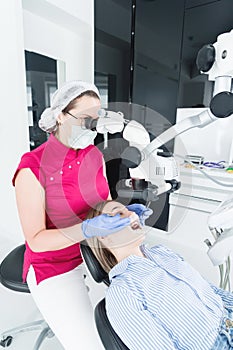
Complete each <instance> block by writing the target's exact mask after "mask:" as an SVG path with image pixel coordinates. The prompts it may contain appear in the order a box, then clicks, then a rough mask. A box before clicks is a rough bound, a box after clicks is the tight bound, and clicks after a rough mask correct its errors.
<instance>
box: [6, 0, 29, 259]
mask: <svg viewBox="0 0 233 350" xmlns="http://www.w3.org/2000/svg"><path fill="white" fill-rule="evenodd" d="M0 36H1V52H2V54H1V58H0V60H1V65H0V67H1V101H2V102H1V128H0V135H1V137H0V147H1V153H0V154H1V155H0V159H1V161H0V164H1V171H0V193H1V220H0V247H1V250H0V253H1V252H2V251H3V249H4V247H5V244H6V241H9V242H11V243H13V242H14V241H18V240H20V239H22V236H21V234H20V228H19V221H18V216H17V211H16V205H15V195H14V189H13V187H12V185H11V178H12V176H13V174H14V171H15V168H16V166H17V163H18V161H19V158H20V155H21V154H22V153H23V152H25V151H26V150H28V145H29V135H28V127H26V125H27V107H26V79H25V68H24V66H25V64H24V52H23V22H22V9H21V5H20V2H19V1H17V0H9V1H1V2H0Z"/></svg>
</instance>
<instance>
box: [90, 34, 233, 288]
mask: <svg viewBox="0 0 233 350" xmlns="http://www.w3.org/2000/svg"><path fill="white" fill-rule="evenodd" d="M196 64H197V67H198V70H199V71H200V73H202V74H207V75H208V79H209V80H210V81H213V82H214V91H213V98H212V99H211V102H210V106H209V108H207V109H206V110H204V111H203V112H201V113H200V114H197V115H193V116H190V117H188V118H186V119H185V120H182V121H181V122H179V123H177V124H175V125H173V126H171V127H170V128H168V129H167V130H166V131H164V132H163V133H162V134H160V135H159V136H158V137H156V138H155V139H154V140H153V141H152V142H151V141H150V137H149V133H148V132H147V130H146V129H145V128H144V126H143V125H141V124H140V123H138V122H137V121H135V120H127V119H125V118H124V115H123V114H122V113H121V112H114V111H109V110H101V111H100V116H99V119H98V121H97V125H96V129H97V131H98V132H99V133H102V134H104V135H105V136H106V134H107V133H116V132H123V138H124V139H125V140H127V141H128V143H129V146H128V147H127V148H126V149H125V150H124V151H123V153H122V154H121V158H122V161H123V163H124V164H125V165H126V166H127V167H128V169H129V173H130V179H125V180H124V181H122V182H121V185H122V186H121V188H119V189H118V194H119V196H121V197H128V198H137V199H144V200H145V201H149V202H150V201H154V200H156V199H157V198H158V196H159V195H160V194H161V193H164V192H173V191H176V190H178V189H179V187H180V185H181V184H180V181H179V171H178V167H177V164H176V161H175V159H174V157H173V155H172V154H170V153H169V152H164V151H163V150H161V149H160V147H161V146H162V145H164V144H166V143H167V142H168V141H170V140H172V139H174V138H175V137H177V136H178V135H180V134H182V133H184V132H186V131H187V130H189V129H191V128H203V127H205V126H206V125H208V124H210V123H213V122H215V121H216V120H218V119H219V118H226V117H229V116H230V115H232V114H233V94H232V93H231V86H232V77H233V30H231V31H230V32H228V33H223V34H221V35H219V36H218V37H217V41H216V42H215V43H214V44H208V45H205V46H203V47H202V48H201V49H200V50H199V52H198V55H197V59H196ZM232 187H233V184H232ZM208 225H209V229H210V231H211V232H212V233H213V237H214V240H215V241H214V243H211V242H210V241H208V240H207V241H206V244H207V245H208V252H207V254H208V256H209V257H210V259H211V261H212V263H213V264H214V265H219V266H222V264H223V263H224V262H225V261H228V262H229V255H230V253H231V251H232V250H233V197H232V198H231V199H228V200H227V201H225V202H223V203H222V204H221V205H220V207H219V208H218V210H217V211H216V212H214V213H212V214H211V215H210V217H209V223H208ZM227 270H229V266H228V267H227ZM228 275H229V273H228ZM225 277H226V275H225ZM226 278H227V277H226ZM228 278H229V276H228ZM225 282H226V281H225ZM225 282H224V283H223V284H224V287H226V283H225Z"/></svg>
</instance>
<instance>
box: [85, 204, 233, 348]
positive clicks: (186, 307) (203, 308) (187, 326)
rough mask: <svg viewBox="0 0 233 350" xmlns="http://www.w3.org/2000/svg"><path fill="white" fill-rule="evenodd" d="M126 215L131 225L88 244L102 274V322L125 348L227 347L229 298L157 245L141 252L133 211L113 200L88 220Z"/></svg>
mask: <svg viewBox="0 0 233 350" xmlns="http://www.w3.org/2000/svg"><path fill="white" fill-rule="evenodd" d="M102 213H105V214H107V215H115V214H116V213H120V215H121V216H122V217H129V218H130V220H131V225H130V226H128V227H126V228H124V229H123V230H122V231H119V232H117V233H114V234H111V235H109V236H105V237H93V238H91V239H88V244H89V246H90V247H91V249H92V250H93V252H94V254H95V255H96V257H97V259H98V260H99V262H100V263H101V265H102V267H103V268H104V270H105V271H106V272H108V273H109V279H110V282H111V284H110V286H109V288H108V289H107V291H106V312H107V316H108V319H109V321H110V323H111V325H112V327H113V329H114V330H115V332H116V333H117V334H118V336H119V337H120V338H121V339H122V341H123V342H124V343H125V345H126V346H127V347H128V348H129V349H130V350H173V349H179V350H225V349H233V294H232V293H230V292H227V291H224V290H222V289H219V288H218V287H216V286H214V285H212V284H210V283H209V282H207V281H206V280H205V279H204V278H203V277H202V276H201V275H200V274H199V272H198V271H196V270H195V269H194V268H193V267H192V266H191V265H189V264H188V263H187V262H185V261H184V260H183V258H182V257H180V256H179V255H178V254H176V253H174V252H173V251H171V250H170V249H168V248H167V247H165V246H163V245H156V246H154V247H153V248H147V247H146V246H145V245H144V244H143V241H144V238H145V226H144V227H142V226H141V225H140V223H139V220H138V217H137V215H136V214H135V213H134V212H130V211H129V210H127V208H126V207H125V206H124V205H122V204H120V203H118V202H116V201H105V202H102V203H99V204H98V205H97V206H96V208H95V209H92V210H91V212H90V213H89V215H88V217H89V218H91V217H93V216H97V215H100V214H102Z"/></svg>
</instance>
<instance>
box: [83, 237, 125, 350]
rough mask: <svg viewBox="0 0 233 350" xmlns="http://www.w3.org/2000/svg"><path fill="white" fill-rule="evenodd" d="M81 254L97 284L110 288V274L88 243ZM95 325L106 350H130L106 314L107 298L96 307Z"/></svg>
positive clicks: (84, 242)
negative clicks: (103, 284)
mask: <svg viewBox="0 0 233 350" xmlns="http://www.w3.org/2000/svg"><path fill="white" fill-rule="evenodd" d="M80 248H81V254H82V257H83V260H84V262H85V263H86V266H87V268H88V270H89V272H90V274H91V276H92V277H93V279H94V280H95V281H96V282H97V283H101V282H103V283H105V284H106V285H107V286H109V284H110V282H109V278H108V274H107V273H106V272H105V271H104V270H103V268H102V266H101V265H100V263H99V262H98V260H97V259H96V257H95V255H94V254H93V252H92V250H91V248H90V247H89V246H88V244H87V243H86V241H82V242H81V244H80ZM94 313H95V323H96V327H97V330H98V333H99V336H100V339H101V341H102V343H103V345H104V347H105V349H106V350H129V348H127V346H126V345H125V344H124V343H123V342H122V341H121V339H120V338H119V337H118V335H117V334H116V333H115V331H114V330H113V328H112V326H111V324H110V322H109V320H108V318H107V314H106V309H105V298H104V299H102V300H101V301H100V302H99V303H98V304H97V305H96V307H95V311H94Z"/></svg>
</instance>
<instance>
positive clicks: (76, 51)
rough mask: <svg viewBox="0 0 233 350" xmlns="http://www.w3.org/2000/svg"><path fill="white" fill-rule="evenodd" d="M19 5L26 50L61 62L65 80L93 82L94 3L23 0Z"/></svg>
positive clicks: (71, 0) (87, 0) (91, 0)
mask: <svg viewBox="0 0 233 350" xmlns="http://www.w3.org/2000/svg"><path fill="white" fill-rule="evenodd" d="M22 3H23V8H24V10H23V26H24V47H25V49H26V50H28V51H34V52H37V53H40V54H42V55H46V56H49V57H51V58H54V59H59V60H61V61H64V62H65V67H66V80H73V79H83V80H87V81H92V82H93V81H94V25H93V23H94V17H93V7H94V3H93V0H86V1H85V2H84V1H81V0H79V1H77V0H69V1H67V2H64V1H63V2H62V1H51V0H50V1H45V0H23V2H22ZM53 3H54V4H55V5H53ZM57 4H59V5H60V4H61V5H63V8H60V7H58V6H57ZM78 9H79V11H78ZM88 9H89V11H88ZM76 14H77V16H78V17H76ZM82 14H83V20H81V19H80V18H81V17H82V16H81V15H82Z"/></svg>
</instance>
